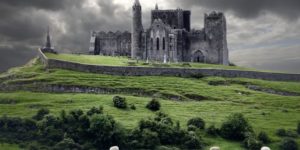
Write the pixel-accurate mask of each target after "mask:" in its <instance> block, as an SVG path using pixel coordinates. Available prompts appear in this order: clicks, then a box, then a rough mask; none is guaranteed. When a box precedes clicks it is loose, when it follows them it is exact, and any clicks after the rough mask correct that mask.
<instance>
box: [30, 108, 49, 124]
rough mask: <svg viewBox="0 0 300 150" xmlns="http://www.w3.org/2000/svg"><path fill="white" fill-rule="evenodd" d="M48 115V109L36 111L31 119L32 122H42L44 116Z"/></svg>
mask: <svg viewBox="0 0 300 150" xmlns="http://www.w3.org/2000/svg"><path fill="white" fill-rule="evenodd" d="M49 113H50V111H49V109H47V108H41V109H39V110H38V111H37V113H36V115H34V116H33V117H32V119H34V120H38V121H39V120H42V119H43V118H44V116H45V115H48V114H49Z"/></svg>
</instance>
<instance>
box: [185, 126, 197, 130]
mask: <svg viewBox="0 0 300 150" xmlns="http://www.w3.org/2000/svg"><path fill="white" fill-rule="evenodd" d="M197 129H198V128H197V127H195V126H194V125H189V126H188V128H187V130H188V131H196V130H197Z"/></svg>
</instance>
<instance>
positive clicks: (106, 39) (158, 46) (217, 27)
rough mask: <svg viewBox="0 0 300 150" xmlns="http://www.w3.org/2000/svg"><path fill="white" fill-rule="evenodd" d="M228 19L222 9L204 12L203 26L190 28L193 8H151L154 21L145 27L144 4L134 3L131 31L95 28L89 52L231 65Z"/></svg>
mask: <svg viewBox="0 0 300 150" xmlns="http://www.w3.org/2000/svg"><path fill="white" fill-rule="evenodd" d="M226 37H227V35H226V19H225V16H224V14H223V13H220V12H215V11H214V12H212V13H209V14H205V15H204V28H203V29H200V30H195V29H191V11H189V10H182V9H174V10H160V9H159V8H158V5H157V4H156V6H155V9H154V10H152V11H151V24H150V27H149V28H148V29H144V28H143V24H142V6H141V4H140V2H139V0H135V2H134V4H133V6H132V33H129V32H123V33H122V32H115V33H113V32H108V33H105V32H92V36H91V41H90V44H91V45H90V49H89V52H90V54H94V55H99V54H100V55H120V56H131V58H134V59H142V60H149V61H160V62H164V63H166V62H202V63H212V64H223V65H228V64H229V61H228V48H227V39H226Z"/></svg>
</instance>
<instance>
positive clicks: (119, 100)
mask: <svg viewBox="0 0 300 150" xmlns="http://www.w3.org/2000/svg"><path fill="white" fill-rule="evenodd" d="M113 103H114V106H115V107H117V108H120V109H126V108H127V102H126V98H125V97H120V96H115V97H114V98H113Z"/></svg>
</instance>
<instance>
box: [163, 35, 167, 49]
mask: <svg viewBox="0 0 300 150" xmlns="http://www.w3.org/2000/svg"><path fill="white" fill-rule="evenodd" d="M165 49H166V41H165V37H164V38H163V50H165Z"/></svg>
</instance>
